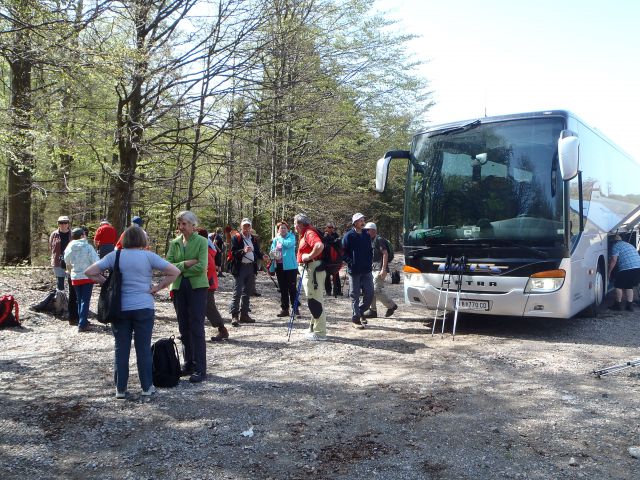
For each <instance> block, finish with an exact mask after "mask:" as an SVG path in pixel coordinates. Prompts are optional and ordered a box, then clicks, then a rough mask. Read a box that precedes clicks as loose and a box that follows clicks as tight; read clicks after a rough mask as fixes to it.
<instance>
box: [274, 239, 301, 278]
mask: <svg viewBox="0 0 640 480" xmlns="http://www.w3.org/2000/svg"><path fill="white" fill-rule="evenodd" d="M278 242H280V243H282V269H283V270H295V269H296V268H298V262H297V261H296V236H295V235H294V234H293V233H291V232H287V236H286V237H284V238H282V237H280V235H278V236H277V237H275V238H274V239H273V241H272V242H271V250H275V248H276V244H277V243H278ZM270 270H271V271H272V272H275V271H276V262H275V261H273V262H271V268H270Z"/></svg>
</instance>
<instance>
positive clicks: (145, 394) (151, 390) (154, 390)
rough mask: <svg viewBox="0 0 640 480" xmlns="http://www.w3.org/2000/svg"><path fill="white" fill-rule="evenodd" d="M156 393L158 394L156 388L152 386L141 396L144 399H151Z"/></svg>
mask: <svg viewBox="0 0 640 480" xmlns="http://www.w3.org/2000/svg"><path fill="white" fill-rule="evenodd" d="M154 393H156V387H154V386H153V385H151V386H150V387H149V388H147V389H146V390H143V391H142V393H141V394H140V395H142V396H143V397H150V396H151V395H153V394H154Z"/></svg>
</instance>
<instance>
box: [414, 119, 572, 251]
mask: <svg viewBox="0 0 640 480" xmlns="http://www.w3.org/2000/svg"><path fill="white" fill-rule="evenodd" d="M563 128H564V119H562V118H558V117H548V118H528V119H520V120H511V121H503V122H497V123H488V124H481V123H480V122H473V123H470V124H467V125H464V126H462V127H460V128H450V129H445V130H442V131H437V130H436V131H432V132H426V133H424V134H419V135H417V136H416V137H414V140H413V145H412V153H413V156H414V157H415V162H409V170H408V174H407V189H406V199H405V245H406V246H427V245H437V244H451V243H477V242H482V243H485V244H491V245H494V246H498V245H500V244H505V245H506V244H514V243H517V244H518V245H522V246H524V247H525V248H528V247H560V246H562V245H563V194H562V191H563V190H562V178H561V175H560V172H559V166H558V138H559V136H560V132H561V131H562V129H563Z"/></svg>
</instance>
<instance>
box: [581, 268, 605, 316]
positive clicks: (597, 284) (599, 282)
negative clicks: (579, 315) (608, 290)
mask: <svg viewBox="0 0 640 480" xmlns="http://www.w3.org/2000/svg"><path fill="white" fill-rule="evenodd" d="M593 293H594V299H593V303H592V304H591V305H589V306H588V307H587V308H585V309H584V312H583V313H584V316H585V317H593V318H595V317H597V316H598V310H599V309H600V305H602V302H603V301H604V267H603V266H602V264H600V265H598V270H597V272H596V276H595V278H594V279H593Z"/></svg>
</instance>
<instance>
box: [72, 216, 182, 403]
mask: <svg viewBox="0 0 640 480" xmlns="http://www.w3.org/2000/svg"><path fill="white" fill-rule="evenodd" d="M147 242H148V241H147V235H146V233H145V232H144V230H142V229H141V228H140V227H129V228H128V229H127V230H125V232H124V234H123V236H122V250H121V253H120V262H119V269H120V272H122V290H121V292H120V293H121V295H122V297H121V298H122V305H121V307H122V313H121V316H120V318H119V319H118V320H117V321H115V322H113V323H112V324H111V330H112V331H113V336H114V339H115V372H114V380H115V384H116V398H118V399H124V398H126V396H127V383H128V381H129V354H130V353H131V337H132V336H133V339H134V344H135V347H136V359H137V363H138V377H139V378H140V385H141V386H142V396H149V395H151V394H152V393H153V392H155V388H154V386H153V376H152V371H151V369H152V364H151V332H152V331H153V319H154V313H155V310H154V308H155V306H154V301H153V295H154V294H155V293H157V292H158V291H160V290H162V289H163V288H166V287H168V286H169V285H171V283H172V282H173V281H174V280H175V279H176V278H178V275H180V270H178V268H176V267H174V266H173V265H171V264H170V263H169V262H167V261H166V260H165V259H163V258H162V257H160V256H158V255H156V254H155V253H153V252H150V251H148V250H145V249H146V247H147ZM115 261H116V252H115V251H114V252H111V253H109V254H108V255H106V256H104V257H102V259H101V260H100V261H98V262H96V263H94V264H93V265H91V266H90V267H89V268H87V269H86V270H85V271H84V274H85V275H86V276H87V277H89V278H91V279H92V280H95V281H96V282H98V283H99V284H101V285H102V284H103V283H104V282H105V280H106V279H105V277H104V276H103V275H102V273H101V272H103V271H105V270H107V269H113V266H114V264H115ZM153 270H160V271H162V272H163V273H164V274H165V277H164V278H163V279H162V280H161V281H160V283H158V284H157V285H152V279H153Z"/></svg>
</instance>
